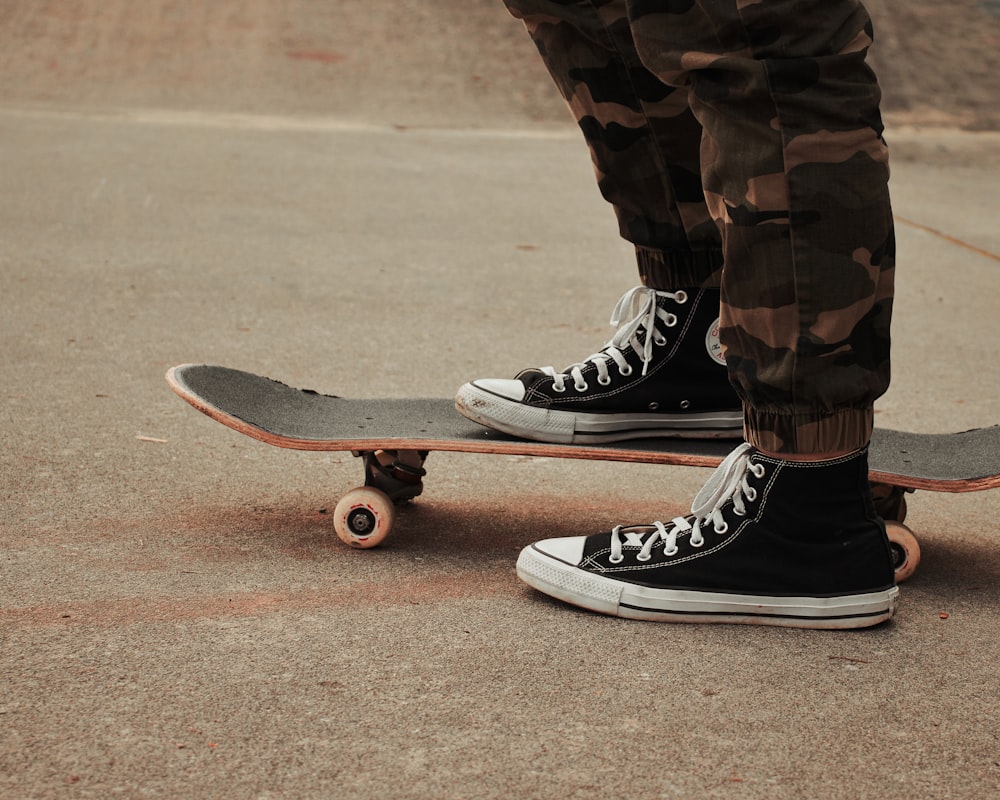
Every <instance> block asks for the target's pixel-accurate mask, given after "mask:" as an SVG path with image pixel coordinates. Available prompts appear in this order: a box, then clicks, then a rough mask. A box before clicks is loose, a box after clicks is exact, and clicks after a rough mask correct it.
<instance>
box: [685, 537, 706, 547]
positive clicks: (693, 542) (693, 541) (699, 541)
mask: <svg viewBox="0 0 1000 800" xmlns="http://www.w3.org/2000/svg"><path fill="white" fill-rule="evenodd" d="M688 544H689V545H691V546H692V547H701V546H702V545H704V544H705V540H704V538H702V537H700V536H699V537H698V538H697V539H695V538H694V537H692V538H690V539H688Z"/></svg>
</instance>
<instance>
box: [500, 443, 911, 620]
mask: <svg viewBox="0 0 1000 800" xmlns="http://www.w3.org/2000/svg"><path fill="white" fill-rule="evenodd" d="M517 574H518V575H519V576H520V578H521V579H522V580H524V581H525V582H526V583H528V584H530V585H531V586H533V587H534V588H536V589H538V590H539V591H541V592H544V593H545V594H548V595H551V596H553V597H557V598H559V599H560V600H565V601H566V602H568V603H573V604H574V605H578V606H582V607H583V608H588V609H591V610H592V611H598V612H600V613H602V614H610V615H613V616H619V617H628V618H631V619H646V620H661V621H667V622H735V623H750V624H755V625H783V626H788V627H799V628H863V627H867V626H870V625H876V624H878V623H880V622H883V621H885V620H887V619H889V618H890V617H891V616H892V615H893V612H894V610H895V605H896V598H897V595H898V591H899V590H898V589H897V588H896V586H895V585H894V583H895V581H894V575H893V566H892V556H891V554H890V550H889V542H888V539H887V538H886V534H885V526H884V525H883V523H882V521H881V520H880V519H879V518H878V516H877V515H876V513H875V509H874V506H873V504H872V500H871V492H870V490H869V488H868V453H867V450H865V451H862V452H859V453H855V454H853V455H850V456H845V457H843V458H838V459H833V460H830V461H821V462H792V461H782V460H778V459H775V458H771V457H768V456H764V455H763V454H761V453H759V452H758V451H756V450H754V449H753V448H751V447H750V445H746V444H744V445H741V446H740V447H739V448H737V449H736V450H735V451H734V452H733V453H732V454H731V455H730V456H729V457H728V458H727V459H726V460H725V461H724V462H723V463H722V465H721V466H720V467H719V468H718V470H716V472H715V473H714V474H713V475H712V477H711V478H710V479H709V481H708V483H707V484H706V485H705V488H703V489H702V490H701V492H700V493H699V494H698V497H696V498H695V502H694V504H693V505H692V516H689V517H686V518H677V519H675V520H673V521H672V522H670V523H667V524H664V523H662V522H654V523H652V524H650V525H637V526H630V527H623V526H619V527H616V528H615V529H614V530H612V531H611V532H610V533H602V534H598V535H595V536H589V537H588V536H578V537H567V538H561V539H547V540H543V541H540V542H537V543H535V544H533V545H530V546H529V547H526V548H525V549H524V550H522V551H521V555H520V557H519V558H518V561H517Z"/></svg>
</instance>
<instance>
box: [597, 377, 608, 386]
mask: <svg viewBox="0 0 1000 800" xmlns="http://www.w3.org/2000/svg"><path fill="white" fill-rule="evenodd" d="M597 382H598V383H599V384H601V386H610V385H611V376H610V375H608V376H607V377H606V378H600V377H599V378H598V379H597Z"/></svg>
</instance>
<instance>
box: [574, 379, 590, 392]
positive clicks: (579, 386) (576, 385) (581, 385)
mask: <svg viewBox="0 0 1000 800" xmlns="http://www.w3.org/2000/svg"><path fill="white" fill-rule="evenodd" d="M573 388H574V389H576V390H577V391H578V392H581V393H582V392H585V391H587V389H589V388H590V384H588V383H587V382H586V381H584V382H583V383H574V384H573Z"/></svg>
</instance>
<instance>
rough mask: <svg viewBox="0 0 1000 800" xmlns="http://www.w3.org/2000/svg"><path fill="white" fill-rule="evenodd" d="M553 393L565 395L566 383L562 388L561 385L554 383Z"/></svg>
mask: <svg viewBox="0 0 1000 800" xmlns="http://www.w3.org/2000/svg"><path fill="white" fill-rule="evenodd" d="M552 391H553V392H556V393H557V394H563V393H565V391H566V384H565V383H564V384H563V385H562V386H560V385H559V384H556V383H553V384H552Z"/></svg>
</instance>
